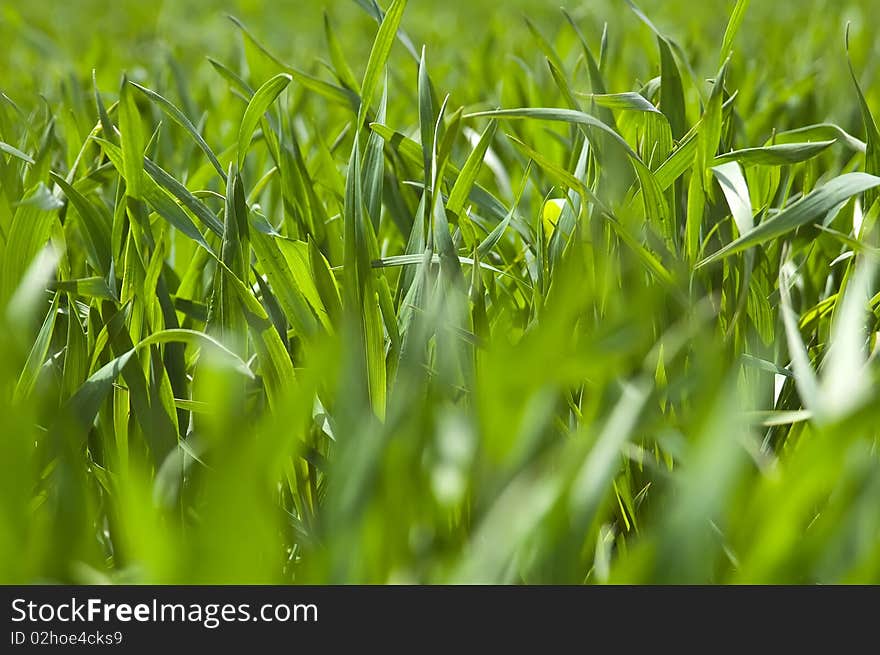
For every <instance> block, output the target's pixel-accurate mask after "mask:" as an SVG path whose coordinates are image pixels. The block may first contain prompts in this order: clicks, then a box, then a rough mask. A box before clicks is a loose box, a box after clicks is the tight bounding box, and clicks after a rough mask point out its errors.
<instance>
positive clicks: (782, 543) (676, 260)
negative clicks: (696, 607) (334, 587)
mask: <svg viewBox="0 0 880 655" xmlns="http://www.w3.org/2000/svg"><path fill="white" fill-rule="evenodd" d="M152 4H153V3H134V2H128V1H126V2H118V3H112V5H111V4H110V3H104V2H94V1H84V2H82V3H68V4H66V5H60V6H58V7H53V8H52V11H51V12H49V11H45V9H46V8H45V7H41V6H40V5H41V3H40V2H36V3H33V2H30V3H26V2H13V3H12V4H11V5H7V6H5V7H4V8H3V9H2V11H3V14H2V15H0V19H2V20H0V39H2V41H3V42H4V43H5V44H6V47H5V48H4V52H3V53H2V54H0V67H2V69H3V71H4V73H3V76H2V78H0V85H2V89H0V90H2V91H3V94H2V95H0V308H2V311H0V412H2V419H0V420H2V423H0V426H2V427H0V582H4V583H13V582H17V583H31V582H41V581H62V582H75V583H82V582H104V581H111V582H135V583H142V582H156V583H175V582H182V583H201V582H250V583H263V582H319V583H323V582H346V583H348V582H370V583H387V582H420V583H444V582H501V583H517V582H525V583H538V582H541V583H543V582H559V583H582V582H587V583H605V582H635V583H657V582H661V583H678V582H700V583H704V582H711V583H741V582H750V583H752V582H758V583H764V582H774V583H831V582H880V510H878V507H880V452H878V437H880V430H878V427H877V426H878V425H880V405H878V403H877V402H876V395H877V389H878V372H880V365H878V357H877V352H878V346H877V341H878V334H880V332H878V330H880V321H878V317H880V287H878V278H880V276H877V275H875V269H876V264H877V257H878V254H880V250H878V248H880V240H878V231H880V227H878V225H877V218H878V214H880V177H875V176H880V150H878V149H880V134H878V130H877V126H876V123H875V120H874V118H873V117H872V108H873V109H874V111H875V113H876V111H877V108H878V107H880V104H878V103H880V95H878V94H877V93H876V92H873V93H872V92H871V84H869V82H870V80H871V79H872V78H873V77H874V76H876V72H877V58H876V56H877V52H878V50H877V49H878V47H880V42H878V39H877V36H876V32H875V31H874V30H873V28H872V27H871V25H869V23H868V18H869V15H870V10H871V5H872V2H870V1H869V0H864V1H863V2H846V3H835V2H824V1H822V0H810V1H809V2H803V3H756V6H753V7H749V6H748V4H749V3H748V2H747V1H742V0H740V1H738V2H721V1H718V2H707V3H702V4H701V6H700V7H699V8H694V7H692V6H691V5H692V3H686V2H677V1H675V2H663V3H661V2H646V3H645V4H644V6H642V8H641V9H639V8H637V7H635V6H634V5H629V4H628V3H625V2H623V1H621V2H609V3H601V2H600V3H592V2H591V3H569V4H571V5H572V6H571V7H570V8H569V9H570V10H569V11H562V12H560V11H559V10H558V9H557V8H556V3H552V2H550V3H536V2H528V3H525V2H522V3H516V2H514V3H502V4H500V5H499V4H497V3H489V2H480V1H476V0H475V1H474V2H468V3H462V4H463V5H466V6H461V7H455V6H454V5H457V4H459V3H443V4H444V6H443V7H439V8H438V7H434V8H433V9H432V8H430V7H427V6H426V5H427V4H430V5H435V4H437V3H415V2H413V3H411V5H412V6H411V7H406V4H407V3H406V2H405V0H393V1H392V2H390V3H388V4H387V6H384V7H383V8H380V7H379V5H377V4H376V3H375V2H373V0H357V2H349V1H346V2H341V1H337V2H331V3H328V5H329V11H328V12H327V14H326V15H323V16H322V13H321V12H322V8H323V5H321V3H319V2H308V3H292V6H286V5H285V4H284V3H278V6H276V3H267V4H266V5H265V6H262V4H261V3H259V2H240V3H238V4H237V5H236V6H235V7H234V9H232V10H230V11H231V13H234V14H235V16H236V18H233V19H232V20H231V21H230V20H226V18H224V17H223V15H222V12H221V11H220V7H221V6H222V3H193V2H180V3H170V4H169V6H167V7H165V8H164V9H162V10H161V11H160V10H159V9H157V8H156V7H154V6H152ZM303 4H305V5H306V6H305V7H302V6H301V5H303ZM104 5H108V6H104ZM297 5H300V6H299V8H298V7H297ZM206 7H207V8H206ZM225 9H227V10H228V9H229V8H228V7H225ZM523 11H528V12H530V16H529V17H528V18H525V19H524V18H523V16H522V14H521V13H520V12H523ZM606 20H607V21H608V22H607V23H605V21H606ZM845 35H846V36H845ZM423 43H424V44H425V45H424V47H423V45H422V44H423ZM206 57H207V58H206Z"/></svg>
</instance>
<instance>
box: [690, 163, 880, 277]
mask: <svg viewBox="0 0 880 655" xmlns="http://www.w3.org/2000/svg"><path fill="white" fill-rule="evenodd" d="M877 186H880V177H875V176H873V175H868V174H867V173H847V174H845V175H841V176H840V177H836V178H834V179H833V180H831V181H830V182H828V183H827V184H825V185H824V186H822V187H820V188H818V189H816V190H815V191H813V192H812V193H810V194H809V195H807V196H804V197H803V198H801V199H800V200H797V201H796V202H794V203H792V204H791V205H789V206H788V207H786V208H785V209H783V210H782V211H780V212H779V213H778V214H776V215H775V216H773V217H771V218H768V219H767V220H765V221H764V222H763V223H761V224H760V225H758V226H757V227H756V228H755V229H753V230H752V231H751V232H749V233H748V234H744V235H742V236H740V237H739V238H738V239H736V240H735V241H733V242H732V243H729V244H727V245H726V246H724V247H723V248H722V249H721V250H719V251H718V252H716V253H714V254H712V255H710V256H709V257H706V258H705V259H703V260H702V261H701V262H699V263H698V264H697V268H701V267H703V266H706V265H708V264H712V263H713V262H717V261H719V260H721V259H724V258H725V257H730V256H731V255H734V254H736V253H738V252H742V251H743V250H747V249H749V248H752V247H753V246H756V245H759V244H762V243H766V242H767V241H770V240H772V239H775V238H777V237H780V236H782V235H784V234H787V233H788V232H791V231H792V230H794V229H796V228H798V227H800V226H801V225H806V224H807V223H809V222H811V221H814V220H816V219H817V218H819V217H821V216H822V215H824V214H826V213H827V212H829V211H831V210H832V209H833V208H834V207H836V206H837V205H839V204H840V203H842V202H845V201H846V200H848V199H849V198H851V197H853V196H854V195H857V194H859V193H862V192H864V191H866V190H868V189H873V188H876V187H877Z"/></svg>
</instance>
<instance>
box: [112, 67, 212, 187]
mask: <svg viewBox="0 0 880 655" xmlns="http://www.w3.org/2000/svg"><path fill="white" fill-rule="evenodd" d="M129 84H131V85H132V86H133V87H134V88H136V89H138V90H139V91H140V92H141V93H143V94H144V95H145V96H147V98H149V99H150V100H151V101H153V102H154V103H156V104H157V105H158V106H159V108H160V109H161V110H162V111H163V112H165V114H166V115H167V116H168V117H169V118H171V120H173V121H174V122H175V123H177V124H178V125H180V126H181V127H182V128H183V129H184V130H186V132H187V134H189V135H190V136H191V137H192V139H193V141H195V142H196V145H198V147H199V148H201V149H202V152H204V153H205V155H206V156H207V157H208V161H210V162H211V165H212V166H213V167H214V168H215V169H216V170H217V172H218V173H219V174H220V177H221V178H223V181H224V182H225V181H226V172H225V171H224V170H223V167H222V166H221V165H220V162H219V161H218V160H217V156H216V155H215V154H214V151H213V150H211V147H210V146H209V145H208V144H207V143H206V142H205V139H204V138H202V135H201V134H199V131H198V130H197V129H196V126H195V125H193V124H192V122H190V120H189V119H188V118H187V117H186V115H185V114H184V113H183V112H182V111H181V110H180V109H178V108H177V107H176V106H175V105H174V104H173V103H172V102H171V101H170V100H166V99H165V98H164V97H163V96H161V95H159V94H158V93H156V92H155V91H152V90H150V89H148V88H146V87H144V86H141V85H140V84H137V83H136V82H131V81H129Z"/></svg>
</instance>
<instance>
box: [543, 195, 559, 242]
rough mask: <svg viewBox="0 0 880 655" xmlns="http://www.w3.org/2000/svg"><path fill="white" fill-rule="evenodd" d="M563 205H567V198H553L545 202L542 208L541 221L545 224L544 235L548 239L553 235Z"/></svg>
mask: <svg viewBox="0 0 880 655" xmlns="http://www.w3.org/2000/svg"><path fill="white" fill-rule="evenodd" d="M563 207H565V198H551V199H550V200H548V201H547V202H545V203H544V207H543V209H542V210H541V222H542V223H543V224H544V236H545V237H546V238H547V240H549V239H550V237H552V236H553V230H555V229H556V223H557V222H558V221H559V217H560V216H561V215H562V209H563Z"/></svg>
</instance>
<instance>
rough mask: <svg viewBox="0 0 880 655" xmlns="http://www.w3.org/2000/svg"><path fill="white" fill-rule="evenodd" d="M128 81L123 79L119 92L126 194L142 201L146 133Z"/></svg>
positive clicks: (120, 129) (120, 130)
mask: <svg viewBox="0 0 880 655" xmlns="http://www.w3.org/2000/svg"><path fill="white" fill-rule="evenodd" d="M131 89H132V87H131V85H130V84H128V79H127V78H125V77H123V78H122V90H121V91H120V92H119V132H120V134H121V135H122V163H123V177H124V178H125V188H126V193H127V194H128V195H129V196H131V197H132V198H135V199H137V200H140V198H141V195H142V194H143V182H142V180H143V174H144V166H143V163H142V162H143V159H144V133H143V127H142V125H141V115H140V113H139V112H138V109H137V105H136V104H135V102H134V97H133V96H132V94H131Z"/></svg>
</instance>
